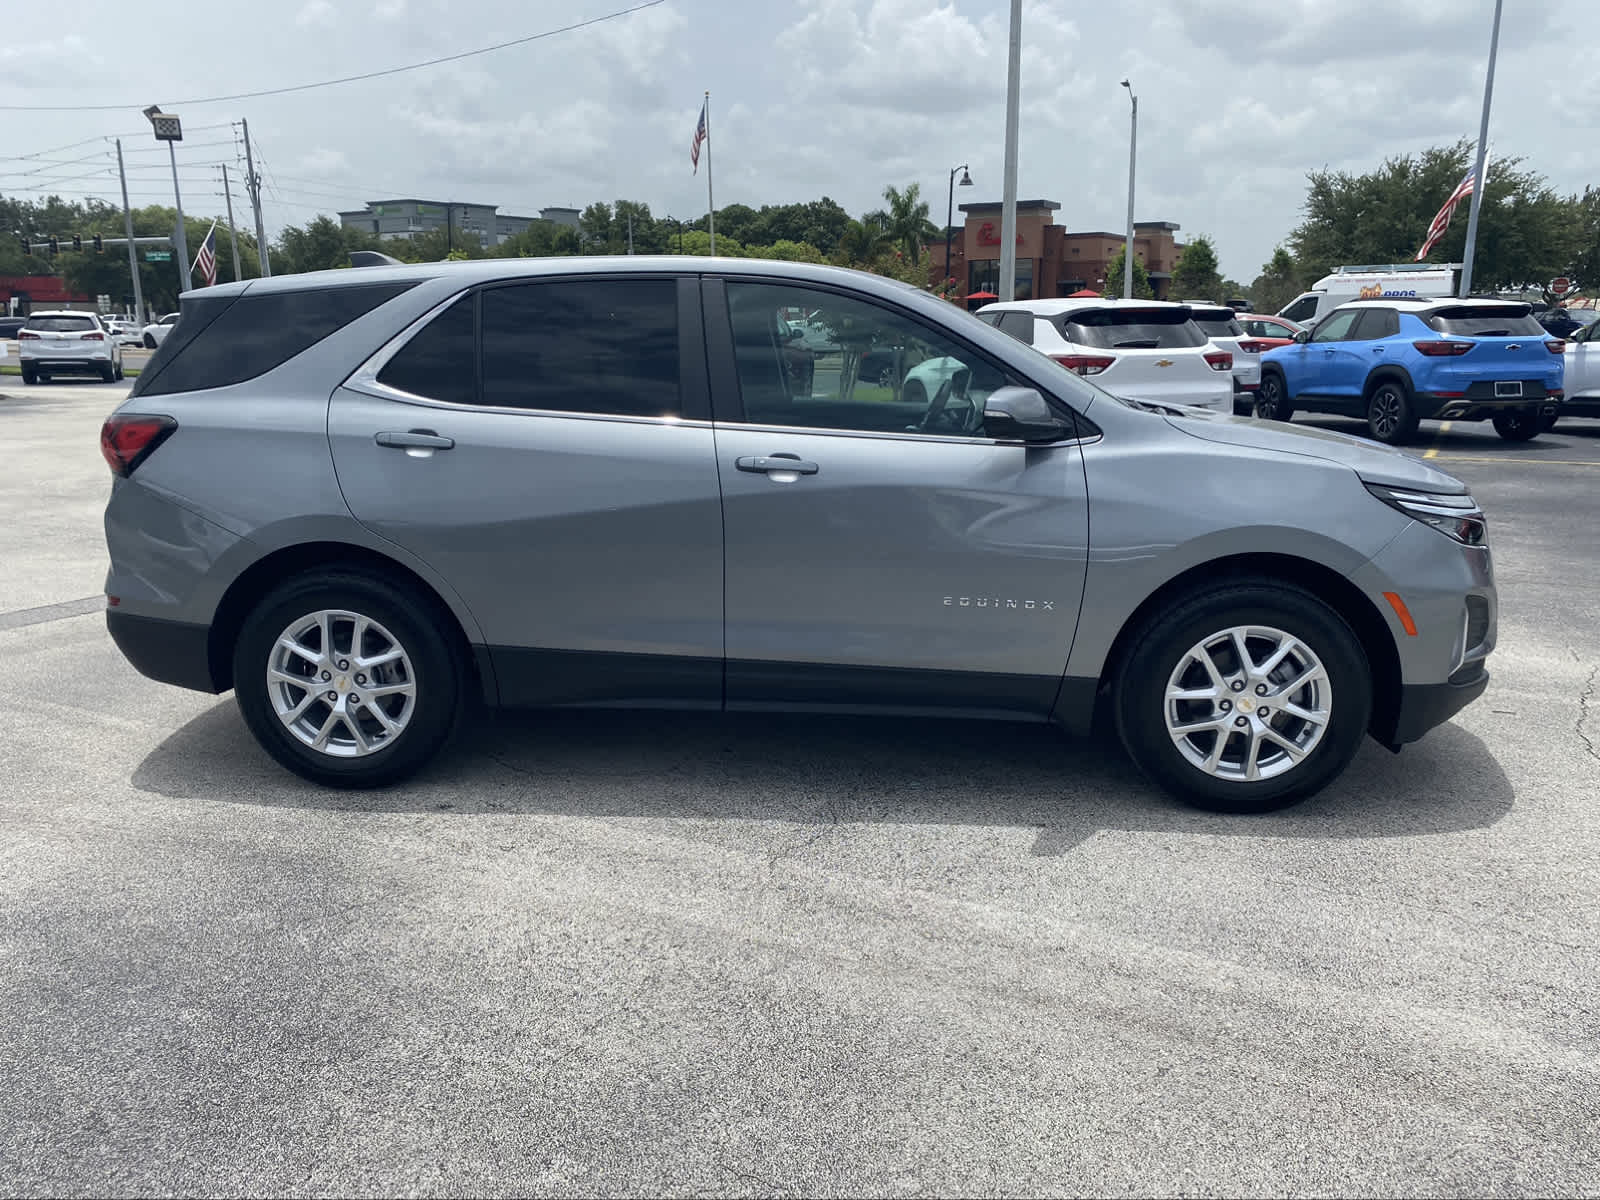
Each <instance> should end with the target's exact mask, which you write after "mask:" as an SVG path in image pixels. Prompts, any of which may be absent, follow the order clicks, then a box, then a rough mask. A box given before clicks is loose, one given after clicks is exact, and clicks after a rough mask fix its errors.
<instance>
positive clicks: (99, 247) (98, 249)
mask: <svg viewBox="0 0 1600 1200" xmlns="http://www.w3.org/2000/svg"><path fill="white" fill-rule="evenodd" d="M94 252H95V253H96V254H104V253H105V252H106V240H105V238H103V237H101V236H100V235H99V234H98V233H97V234H95V235H94Z"/></svg>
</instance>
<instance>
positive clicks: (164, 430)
mask: <svg viewBox="0 0 1600 1200" xmlns="http://www.w3.org/2000/svg"><path fill="white" fill-rule="evenodd" d="M177 427H178V423H177V422H176V421H174V420H173V419H172V418H171V417H147V416H141V415H139V414H136V413H112V414H111V416H110V418H108V419H107V421H106V423H105V424H104V425H102V426H100V453H101V454H103V455H105V459H106V465H107V466H109V467H110V468H111V473H112V474H113V475H120V476H122V477H123V478H124V479H126V478H127V477H128V476H129V475H132V474H133V472H134V468H136V467H137V466H138V465H139V464H140V463H142V462H143V461H144V460H145V459H147V458H149V457H150V456H151V455H152V454H153V453H155V449H156V447H157V446H159V445H161V443H162V442H164V441H166V440H167V438H169V437H171V436H172V431H173V430H174V429H176V428H177Z"/></svg>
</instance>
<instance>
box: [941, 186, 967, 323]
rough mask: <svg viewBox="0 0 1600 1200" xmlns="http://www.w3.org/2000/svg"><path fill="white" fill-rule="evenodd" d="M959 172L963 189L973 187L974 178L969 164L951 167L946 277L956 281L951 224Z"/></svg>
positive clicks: (946, 230)
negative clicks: (951, 255)
mask: <svg viewBox="0 0 1600 1200" xmlns="http://www.w3.org/2000/svg"><path fill="white" fill-rule="evenodd" d="M957 171H960V172H961V186H962V187H971V186H972V176H971V175H968V174H967V164H966V163H962V164H961V165H960V166H959V167H951V168H950V197H949V200H948V202H947V203H946V204H945V206H944V277H945V278H946V279H954V278H955V276H954V275H953V274H951V271H950V232H951V225H950V222H951V221H953V220H955V215H956V172H957ZM961 290H962V291H963V292H964V291H966V288H962V289H961Z"/></svg>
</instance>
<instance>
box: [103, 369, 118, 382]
mask: <svg viewBox="0 0 1600 1200" xmlns="http://www.w3.org/2000/svg"><path fill="white" fill-rule="evenodd" d="M116 381H117V369H116V368H115V367H111V366H106V367H101V368H100V382H101V383H115V382H116Z"/></svg>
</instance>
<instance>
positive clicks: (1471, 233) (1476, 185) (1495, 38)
mask: <svg viewBox="0 0 1600 1200" xmlns="http://www.w3.org/2000/svg"><path fill="white" fill-rule="evenodd" d="M1501 3H1502V0H1494V29H1493V31H1492V32H1491V33H1490V34H1489V71H1488V74H1486V75H1485V76H1484V79H1483V120H1482V121H1481V122H1479V124H1478V165H1477V166H1476V167H1475V168H1474V169H1473V175H1472V179H1473V183H1472V208H1471V210H1470V213H1469V215H1468V217H1467V252H1466V253H1465V254H1464V255H1462V257H1461V298H1462V299H1463V300H1464V299H1466V298H1467V297H1468V296H1470V295H1472V260H1473V258H1475V257H1476V253H1475V252H1476V250H1477V248H1478V210H1479V209H1481V208H1482V207H1483V192H1484V178H1483V167H1484V156H1485V155H1487V154H1488V152H1489V102H1490V101H1491V100H1493V99H1494V56H1495V51H1496V50H1497V49H1499V47H1500V6H1501Z"/></svg>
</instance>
